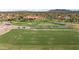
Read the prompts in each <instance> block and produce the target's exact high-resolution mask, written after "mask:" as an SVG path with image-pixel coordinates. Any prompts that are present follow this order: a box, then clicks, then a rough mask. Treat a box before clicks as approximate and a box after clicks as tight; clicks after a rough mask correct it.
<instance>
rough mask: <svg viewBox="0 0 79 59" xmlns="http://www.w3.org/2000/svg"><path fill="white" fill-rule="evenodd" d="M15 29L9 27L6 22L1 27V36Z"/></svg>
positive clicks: (11, 26)
mask: <svg viewBox="0 0 79 59" xmlns="http://www.w3.org/2000/svg"><path fill="white" fill-rule="evenodd" d="M12 29H13V25H7V24H6V23H5V22H4V23H2V24H1V25H0V36H1V35H3V34H5V33H7V32H9V31H11V30H12Z"/></svg>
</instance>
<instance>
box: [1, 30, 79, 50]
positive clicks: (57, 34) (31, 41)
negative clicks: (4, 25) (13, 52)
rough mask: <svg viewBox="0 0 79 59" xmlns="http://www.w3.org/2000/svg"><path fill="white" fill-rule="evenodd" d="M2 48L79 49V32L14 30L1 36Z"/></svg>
mask: <svg viewBox="0 0 79 59" xmlns="http://www.w3.org/2000/svg"><path fill="white" fill-rule="evenodd" d="M61 30H62V29H61ZM64 30H65V29H64ZM0 49H79V32H76V31H73V30H69V31H66V30H65V31H53V30H46V31H43V30H12V31H11V32H8V33H6V34H5V35H2V36H0Z"/></svg>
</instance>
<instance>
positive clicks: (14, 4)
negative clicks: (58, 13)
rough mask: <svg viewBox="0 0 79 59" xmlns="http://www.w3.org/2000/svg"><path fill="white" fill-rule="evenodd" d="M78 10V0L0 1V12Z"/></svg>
mask: <svg viewBox="0 0 79 59" xmlns="http://www.w3.org/2000/svg"><path fill="white" fill-rule="evenodd" d="M47 9H79V1H78V0H0V11H7V10H36V11H37V10H40V11H41V10H44V11H45V10H47Z"/></svg>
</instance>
